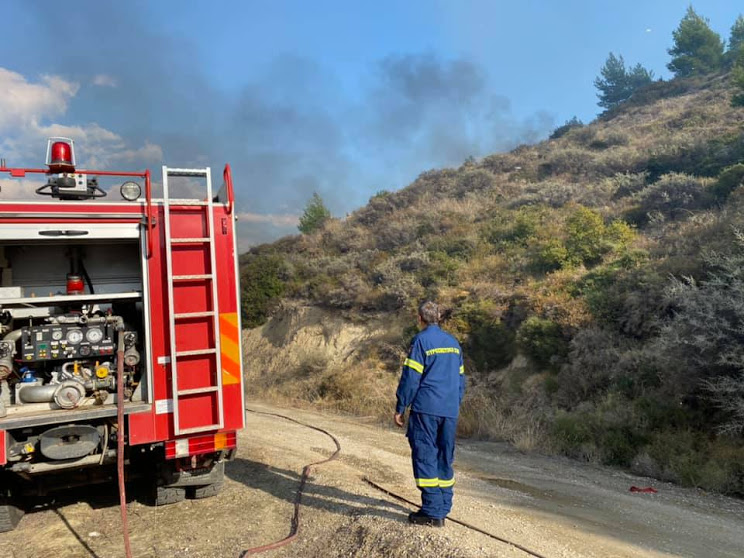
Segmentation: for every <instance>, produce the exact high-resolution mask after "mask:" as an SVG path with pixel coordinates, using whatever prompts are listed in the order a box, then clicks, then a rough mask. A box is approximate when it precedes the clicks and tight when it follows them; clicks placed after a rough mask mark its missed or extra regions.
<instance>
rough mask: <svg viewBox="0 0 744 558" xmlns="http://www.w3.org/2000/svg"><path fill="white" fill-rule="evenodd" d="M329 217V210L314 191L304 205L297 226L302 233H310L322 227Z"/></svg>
mask: <svg viewBox="0 0 744 558" xmlns="http://www.w3.org/2000/svg"><path fill="white" fill-rule="evenodd" d="M330 218H331V212H330V211H329V210H328V208H327V207H326V206H325V204H324V203H323V198H321V197H320V196H319V195H318V193H317V192H314V193H313V197H312V198H310V201H309V202H307V205H306V206H305V211H304V213H303V214H302V217H300V224H299V225H298V226H297V228H298V229H299V230H300V232H301V233H302V234H310V233H312V232H313V231H316V230H318V229H319V228H320V227H322V226H323V224H324V223H325V222H326V221H327V220H328V219H330Z"/></svg>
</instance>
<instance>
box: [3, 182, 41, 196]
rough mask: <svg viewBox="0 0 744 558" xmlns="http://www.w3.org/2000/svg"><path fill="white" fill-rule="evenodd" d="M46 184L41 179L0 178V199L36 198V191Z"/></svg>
mask: <svg viewBox="0 0 744 558" xmlns="http://www.w3.org/2000/svg"><path fill="white" fill-rule="evenodd" d="M45 183H46V181H45V180H41V179H36V180H34V179H30V180H29V179H27V178H0V197H2V199H4V200H23V199H26V200H28V199H32V198H36V197H37V195H36V189H37V188H38V187H39V186H42V185H44V184H45Z"/></svg>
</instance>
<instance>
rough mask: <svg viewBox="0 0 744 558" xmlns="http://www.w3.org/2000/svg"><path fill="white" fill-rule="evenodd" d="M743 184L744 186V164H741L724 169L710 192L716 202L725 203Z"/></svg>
mask: <svg viewBox="0 0 744 558" xmlns="http://www.w3.org/2000/svg"><path fill="white" fill-rule="evenodd" d="M742 184H744V164H743V163H739V164H738V165H733V166H730V167H726V168H725V169H723V171H721V174H719V175H718V179H717V180H716V182H715V184H713V186H711V189H710V190H711V193H712V194H713V196H715V198H716V200H718V201H720V202H724V201H726V200H727V199H728V197H729V195H730V194H731V192H733V191H734V190H735V189H736V188H738V187H739V186H741V185H742Z"/></svg>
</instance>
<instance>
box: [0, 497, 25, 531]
mask: <svg viewBox="0 0 744 558" xmlns="http://www.w3.org/2000/svg"><path fill="white" fill-rule="evenodd" d="M22 517H23V510H22V509H21V508H19V507H16V506H14V505H12V504H9V503H8V502H5V501H0V533H6V532H8V531H12V530H13V529H15V528H16V526H17V525H18V522H19V521H20V520H21V518H22Z"/></svg>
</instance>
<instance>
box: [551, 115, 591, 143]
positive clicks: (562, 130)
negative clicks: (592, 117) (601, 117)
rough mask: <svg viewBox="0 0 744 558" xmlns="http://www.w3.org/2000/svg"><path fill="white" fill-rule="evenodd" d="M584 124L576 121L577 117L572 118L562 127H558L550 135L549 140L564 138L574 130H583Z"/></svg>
mask: <svg viewBox="0 0 744 558" xmlns="http://www.w3.org/2000/svg"><path fill="white" fill-rule="evenodd" d="M583 127H584V123H583V122H582V121H581V120H579V119H578V117H576V116H574V117H573V118H571V119H570V120H566V122H564V124H563V125H562V126H558V127H557V128H556V129H555V130H553V132H552V133H551V134H550V138H549V139H552V140H554V139H558V138H562V137H563V136H565V135H566V134H567V133H568V132H570V131H571V130H573V129H574V128H583Z"/></svg>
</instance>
